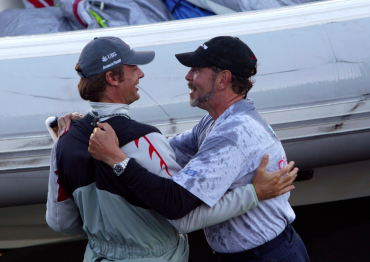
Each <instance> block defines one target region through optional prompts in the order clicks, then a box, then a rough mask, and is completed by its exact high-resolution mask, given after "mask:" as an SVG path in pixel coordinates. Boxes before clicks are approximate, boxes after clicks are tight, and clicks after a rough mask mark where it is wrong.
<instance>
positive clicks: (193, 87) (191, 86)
mask: <svg viewBox="0 0 370 262" xmlns="http://www.w3.org/2000/svg"><path fill="white" fill-rule="evenodd" d="M188 87H189V88H190V94H191V93H193V92H195V91H197V88H196V87H195V85H193V84H192V83H188Z"/></svg>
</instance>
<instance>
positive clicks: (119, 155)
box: [106, 148, 127, 168]
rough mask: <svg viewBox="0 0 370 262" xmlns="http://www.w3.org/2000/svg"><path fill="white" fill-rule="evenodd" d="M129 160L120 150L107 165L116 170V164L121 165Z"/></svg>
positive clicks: (108, 160) (109, 159)
mask: <svg viewBox="0 0 370 262" xmlns="http://www.w3.org/2000/svg"><path fill="white" fill-rule="evenodd" d="M126 158H127V156H126V155H125V153H123V152H122V150H121V149H120V148H118V150H116V151H115V152H114V154H113V155H112V157H111V158H108V159H107V162H106V164H108V165H109V166H110V167H111V168H114V165H115V164H118V163H121V162H122V161H124V160H125V159H126Z"/></svg>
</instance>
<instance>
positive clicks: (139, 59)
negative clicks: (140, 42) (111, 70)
mask: <svg viewBox="0 0 370 262" xmlns="http://www.w3.org/2000/svg"><path fill="white" fill-rule="evenodd" d="M154 57H155V53H154V51H135V54H134V55H133V56H131V57H130V58H129V59H127V60H126V61H124V62H123V64H125V65H146V64H149V63H150V62H152V61H153V59H154Z"/></svg>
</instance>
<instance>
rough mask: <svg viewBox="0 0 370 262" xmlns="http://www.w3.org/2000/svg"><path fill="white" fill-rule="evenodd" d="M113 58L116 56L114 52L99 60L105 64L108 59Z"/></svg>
mask: <svg viewBox="0 0 370 262" xmlns="http://www.w3.org/2000/svg"><path fill="white" fill-rule="evenodd" d="M115 56H117V54H116V52H113V53H110V54H109V55H106V56H103V57H102V58H101V60H102V61H103V62H107V61H108V60H109V59H111V58H113V57H115Z"/></svg>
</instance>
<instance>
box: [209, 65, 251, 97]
mask: <svg viewBox="0 0 370 262" xmlns="http://www.w3.org/2000/svg"><path fill="white" fill-rule="evenodd" d="M211 70H212V79H213V81H214V80H215V79H216V75H217V74H218V73H220V72H221V71H223V69H221V68H218V67H216V66H212V67H211ZM256 74H257V65H256V66H255V67H254V68H253V69H252V72H251V76H254V75H256ZM230 83H231V88H232V89H233V91H234V92H235V94H238V95H241V94H244V95H245V97H247V94H248V92H249V91H250V90H251V89H252V87H253V85H254V83H255V81H254V80H251V79H250V77H240V76H236V75H231V81H230Z"/></svg>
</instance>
